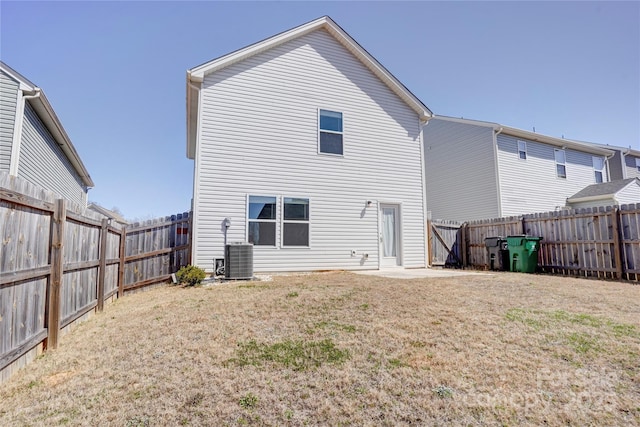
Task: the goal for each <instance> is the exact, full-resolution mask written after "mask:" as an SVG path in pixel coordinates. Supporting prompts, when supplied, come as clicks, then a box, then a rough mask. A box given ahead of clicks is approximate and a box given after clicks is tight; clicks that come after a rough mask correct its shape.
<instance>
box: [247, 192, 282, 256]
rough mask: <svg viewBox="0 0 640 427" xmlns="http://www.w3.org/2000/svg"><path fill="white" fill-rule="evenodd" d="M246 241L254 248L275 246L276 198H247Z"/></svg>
mask: <svg viewBox="0 0 640 427" xmlns="http://www.w3.org/2000/svg"><path fill="white" fill-rule="evenodd" d="M247 222H248V233H247V240H248V241H249V243H253V244H254V245H256V246H275V245H276V198H275V197H269V196H249V209H248V215H247Z"/></svg>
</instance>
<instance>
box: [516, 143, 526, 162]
mask: <svg viewBox="0 0 640 427" xmlns="http://www.w3.org/2000/svg"><path fill="white" fill-rule="evenodd" d="M523 155H524V157H523ZM518 159H519V160H527V141H522V140H518Z"/></svg>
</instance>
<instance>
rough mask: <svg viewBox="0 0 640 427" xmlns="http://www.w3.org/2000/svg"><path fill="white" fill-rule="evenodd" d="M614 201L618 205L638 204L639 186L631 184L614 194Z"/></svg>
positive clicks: (639, 201)
mask: <svg viewBox="0 0 640 427" xmlns="http://www.w3.org/2000/svg"><path fill="white" fill-rule="evenodd" d="M616 201H617V202H618V204H619V205H627V204H631V203H640V184H639V183H638V182H632V183H631V185H627V186H626V187H625V188H623V189H622V190H620V191H619V192H618V194H616Z"/></svg>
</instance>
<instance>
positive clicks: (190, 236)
mask: <svg viewBox="0 0 640 427" xmlns="http://www.w3.org/2000/svg"><path fill="white" fill-rule="evenodd" d="M188 215H189V222H187V224H188V227H189V228H188V229H187V232H188V233H189V234H188V237H187V244H188V245H189V249H188V250H187V265H191V264H193V260H192V259H191V257H192V256H193V232H194V230H193V211H190V212H188Z"/></svg>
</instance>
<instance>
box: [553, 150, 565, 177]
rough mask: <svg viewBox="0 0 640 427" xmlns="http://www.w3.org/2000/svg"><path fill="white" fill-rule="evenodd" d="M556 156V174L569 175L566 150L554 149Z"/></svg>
mask: <svg viewBox="0 0 640 427" xmlns="http://www.w3.org/2000/svg"><path fill="white" fill-rule="evenodd" d="M554 155H555V158H556V176H557V177H558V178H566V177H567V157H566V154H565V152H564V150H554Z"/></svg>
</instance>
